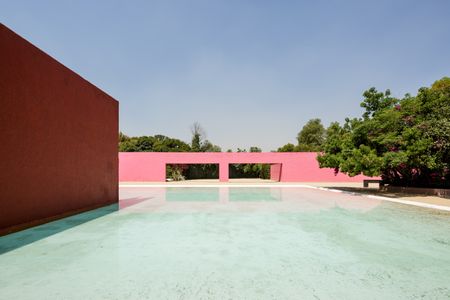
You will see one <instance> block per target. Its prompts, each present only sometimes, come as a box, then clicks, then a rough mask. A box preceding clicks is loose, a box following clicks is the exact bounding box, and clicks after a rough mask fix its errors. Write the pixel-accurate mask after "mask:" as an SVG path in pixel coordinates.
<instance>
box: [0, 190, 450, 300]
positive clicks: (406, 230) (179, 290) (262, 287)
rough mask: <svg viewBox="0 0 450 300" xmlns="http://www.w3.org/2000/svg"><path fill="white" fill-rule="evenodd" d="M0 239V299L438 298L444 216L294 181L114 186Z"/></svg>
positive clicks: (446, 226)
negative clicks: (99, 200) (92, 206)
mask: <svg viewBox="0 0 450 300" xmlns="http://www.w3.org/2000/svg"><path fill="white" fill-rule="evenodd" d="M121 199H123V200H122V201H121V203H120V206H121V208H120V209H119V210H116V209H115V207H114V206H111V207H109V208H106V209H101V210H97V211H94V212H90V213H86V214H82V215H79V216H75V217H72V218H67V219H64V220H61V221H57V222H53V223H50V224H47V225H43V226H40V227H36V228H34V229H31V230H27V231H24V232H20V233H17V234H14V235H10V236H6V237H2V238H0V253H2V254H0V271H1V272H0V299H450V214H449V213H443V212H439V211H436V210H430V209H422V208H416V207H411V206H406V205H400V204H394V203H389V202H380V201H378V200H373V199H367V198H364V197H359V196H352V195H346V194H335V193H330V192H326V191H319V190H309V189H302V188H280V187H274V188H253V189H249V188H230V189H228V188H206V189H205V188H201V189H197V188H169V189H164V188H124V189H122V190H121Z"/></svg>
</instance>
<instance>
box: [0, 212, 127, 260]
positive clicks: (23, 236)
mask: <svg viewBox="0 0 450 300" xmlns="http://www.w3.org/2000/svg"><path fill="white" fill-rule="evenodd" d="M118 209H119V206H118V204H112V205H109V206H105V207H101V208H98V209H94V210H91V211H87V212H84V213H81V214H78V215H74V216H71V217H67V218H64V219H61V220H57V221H53V222H50V223H46V224H43V225H39V226H36V227H33V228H30V229H26V230H22V231H19V232H16V233H12V234H8V235H5V236H2V237H0V254H3V253H6V252H9V251H12V250H15V249H17V248H20V247H22V246H26V245H28V244H31V243H33V242H36V241H38V240H41V239H44V238H46V237H49V236H51V235H54V234H57V233H60V232H62V231H64V230H67V229H70V228H73V227H76V226H78V225H81V224H83V223H86V222H89V221H92V220H94V219H97V218H100V217H103V216H105V215H108V214H110V213H113V212H115V211H117V210H118Z"/></svg>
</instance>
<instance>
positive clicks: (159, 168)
mask: <svg viewBox="0 0 450 300" xmlns="http://www.w3.org/2000/svg"><path fill="white" fill-rule="evenodd" d="M316 155H317V154H316V153H315V152H288V153H281V152H262V153H255V152H250V153H249V152H239V153H229V152H201V153H196V152H120V153H119V181H165V180H166V168H165V166H166V164H194V163H196V164H209V163H216V164H219V178H220V181H228V165H229V164H232V163H233V164H234V163H268V164H274V165H273V167H272V168H271V178H277V177H278V178H279V180H280V181H283V182H333V181H334V182H340V181H343V182H361V181H362V180H363V179H364V178H367V177H365V176H355V177H349V176H347V175H344V174H341V173H339V174H337V175H335V174H334V170H333V169H320V168H319V164H318V162H317V160H316ZM277 165H278V166H277ZM272 176H273V177H272Z"/></svg>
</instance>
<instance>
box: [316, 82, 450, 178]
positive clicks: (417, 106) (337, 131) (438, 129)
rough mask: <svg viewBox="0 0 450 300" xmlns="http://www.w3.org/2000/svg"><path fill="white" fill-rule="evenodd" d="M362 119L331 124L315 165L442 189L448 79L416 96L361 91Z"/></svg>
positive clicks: (447, 165) (449, 174) (448, 153)
mask: <svg viewBox="0 0 450 300" xmlns="http://www.w3.org/2000/svg"><path fill="white" fill-rule="evenodd" d="M363 97H364V99H363V102H362V103H361V107H363V108H365V112H364V113H363V115H362V118H353V119H346V120H345V123H344V124H343V125H342V126H341V125H340V124H339V123H332V124H331V125H330V126H329V127H328V129H327V131H326V136H327V137H326V141H325V143H324V145H323V153H322V154H320V155H319V156H318V161H319V164H320V166H321V167H331V168H334V169H335V170H336V172H343V173H346V174H348V175H350V176H355V175H358V174H364V175H367V176H381V177H382V179H383V180H384V181H386V182H387V183H391V184H397V185H410V186H443V185H448V182H449V180H450V78H447V77H444V78H442V79H441V80H438V81H436V82H435V83H433V85H432V86H431V87H429V88H421V89H419V91H418V93H417V95H416V96H411V95H408V94H407V95H405V97H403V98H402V99H395V98H393V97H391V94H390V92H389V91H386V92H385V93H381V92H378V91H377V90H376V89H375V88H371V89H369V90H367V91H366V92H364V94H363Z"/></svg>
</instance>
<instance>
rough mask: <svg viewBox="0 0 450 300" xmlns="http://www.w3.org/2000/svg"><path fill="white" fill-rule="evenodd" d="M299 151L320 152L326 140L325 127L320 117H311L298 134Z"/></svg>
mask: <svg viewBox="0 0 450 300" xmlns="http://www.w3.org/2000/svg"><path fill="white" fill-rule="evenodd" d="M297 141H298V147H297V149H296V150H297V151H301V152H308V151H311V152H318V151H320V150H321V148H322V144H323V143H324V141H325V128H324V127H323V125H322V122H321V121H320V119H311V120H309V121H308V123H306V124H305V126H303V128H302V130H301V131H300V132H299V133H298V135H297Z"/></svg>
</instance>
